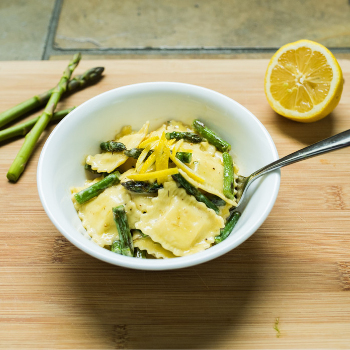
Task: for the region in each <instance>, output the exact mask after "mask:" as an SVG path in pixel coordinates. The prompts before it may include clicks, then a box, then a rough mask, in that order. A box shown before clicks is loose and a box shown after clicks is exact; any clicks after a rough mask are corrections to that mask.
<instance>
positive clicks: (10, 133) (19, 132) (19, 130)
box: [0, 107, 75, 142]
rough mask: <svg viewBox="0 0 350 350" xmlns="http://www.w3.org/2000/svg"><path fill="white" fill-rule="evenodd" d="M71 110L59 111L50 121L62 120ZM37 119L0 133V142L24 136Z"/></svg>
mask: <svg viewBox="0 0 350 350" xmlns="http://www.w3.org/2000/svg"><path fill="white" fill-rule="evenodd" d="M74 108H75V107H73V108H69V109H64V110H63V111H59V112H56V113H54V115H53V117H52V119H51V121H52V122H54V121H58V120H61V119H63V118H64V117H65V116H66V115H67V114H68V113H70V112H71V111H72V110H73V109H74ZM38 119H39V117H36V118H34V119H31V120H28V121H27V122H24V123H21V124H18V125H15V126H12V127H11V128H7V129H4V130H1V131H0V142H1V141H5V140H7V139H9V138H12V137H15V136H24V135H26V134H27V133H28V132H29V131H30V129H31V128H32V127H33V126H34V125H35V123H36V122H37V121H38Z"/></svg>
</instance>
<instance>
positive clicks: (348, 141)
mask: <svg viewBox="0 0 350 350" xmlns="http://www.w3.org/2000/svg"><path fill="white" fill-rule="evenodd" d="M348 146H350V129H349V130H347V131H343V132H341V133H340V134H337V135H334V136H331V137H328V138H327V139H324V140H322V141H319V142H316V143H314V144H313V145H311V146H308V147H305V148H303V149H301V150H299V151H296V152H294V153H291V154H289V155H288V156H285V157H283V158H281V159H278V160H276V161H274V162H272V163H270V164H268V165H266V166H264V167H263V168H261V169H259V170H257V171H255V172H254V173H252V174H251V175H249V176H247V177H244V176H239V177H238V179H237V202H238V206H237V207H236V208H235V209H234V210H233V211H234V212H236V211H238V212H240V211H241V207H242V203H243V199H244V196H245V195H246V193H247V190H248V188H249V186H250V185H251V184H252V183H253V182H254V181H255V180H256V179H258V178H259V177H260V176H262V175H265V174H266V173H269V172H270V171H273V170H276V169H279V168H282V167H284V166H286V165H289V164H293V163H296V162H300V161H302V160H304V159H308V158H311V157H315V156H318V155H320V154H323V153H328V152H331V151H335V150H337V149H340V148H344V147H348ZM349 160H350V158H349Z"/></svg>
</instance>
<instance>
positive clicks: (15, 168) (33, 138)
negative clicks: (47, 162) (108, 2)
mask: <svg viewBox="0 0 350 350" xmlns="http://www.w3.org/2000/svg"><path fill="white" fill-rule="evenodd" d="M80 59H81V54H80V53H78V54H76V55H74V57H73V59H72V61H70V62H69V64H68V66H67V67H66V69H65V71H64V72H63V75H62V77H61V79H60V81H59V83H58V85H57V87H56V88H55V90H54V91H53V92H52V94H51V97H50V99H49V101H48V103H47V105H46V107H45V110H44V112H43V113H42V114H41V115H40V117H39V119H38V121H37V122H36V123H35V125H34V127H33V129H32V130H31V131H30V133H29V134H27V135H26V137H25V139H24V143H23V145H22V147H21V149H20V150H19V152H18V154H17V156H16V158H15V160H14V161H13V163H12V165H11V167H10V169H9V171H8V173H7V178H8V179H9V180H10V181H12V182H17V180H18V178H19V177H20V175H21V174H22V173H23V171H24V168H25V166H26V164H27V161H28V159H29V157H30V155H31V154H32V152H33V150H34V147H35V144H36V142H37V141H38V139H39V137H40V135H41V133H42V132H43V131H44V130H45V128H46V126H47V124H48V123H49V121H50V120H51V118H52V116H53V113H54V111H55V108H56V106H57V103H58V101H59V100H60V98H61V96H62V94H63V92H65V91H66V90H67V84H68V81H69V79H70V77H71V75H72V73H73V71H74V69H75V68H76V66H77V65H78V63H79V61H80Z"/></svg>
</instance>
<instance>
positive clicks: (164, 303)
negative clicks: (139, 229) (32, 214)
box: [65, 237, 264, 349]
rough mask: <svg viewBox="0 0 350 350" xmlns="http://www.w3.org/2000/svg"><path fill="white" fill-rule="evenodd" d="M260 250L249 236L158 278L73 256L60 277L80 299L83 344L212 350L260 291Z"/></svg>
mask: <svg viewBox="0 0 350 350" xmlns="http://www.w3.org/2000/svg"><path fill="white" fill-rule="evenodd" d="M67 243H68V242H67ZM68 244H69V243H68ZM259 246H260V241H259V240H257V239H254V237H251V238H250V239H249V240H248V241H247V242H245V243H243V244H242V245H241V246H239V247H238V248H236V249H235V250H233V251H231V252H230V253H228V254H226V255H224V256H223V257H221V258H218V259H216V260H213V261H211V262H208V263H206V264H202V265H199V266H195V267H191V268H187V269H182V270H175V271H160V272H148V271H135V270H129V269H124V268H120V267H117V266H112V265H109V264H106V263H103V262H101V261H99V260H96V259H94V258H92V257H90V256H88V255H86V254H84V255H83V256H81V255H80V254H81V252H79V251H77V255H79V258H78V259H79V260H80V261H79V265H75V268H74V269H67V270H66V271H65V273H67V274H68V275H67V276H66V277H67V281H69V284H70V289H72V290H74V295H75V297H78V299H79V300H80V302H79V303H78V304H77V303H73V305H72V309H73V310H72V312H73V313H74V314H79V315H85V316H84V318H88V319H89V324H90V325H93V326H90V327H89V341H88V340H87V339H86V340H84V339H82V341H81V342H80V344H81V345H82V346H85V345H89V346H90V347H93V348H95V347H96V346H97V347H98V346H99V347H100V348H112V349H125V348H126V349H128V348H132V349H151V348H152V349H161V348H164V349H168V348H172V349H173V348H192V349H193V348H211V347H217V346H218V344H220V343H221V342H222V341H223V340H224V339H225V338H226V339H227V337H228V336H230V337H233V336H234V334H235V331H236V330H237V329H238V328H240V326H241V324H242V321H243V320H244V317H245V313H246V312H247V309H248V308H249V307H250V303H251V301H252V300H254V294H255V293H259V286H257V285H256V284H257V283H258V282H257V281H258V280H259V279H261V271H262V269H263V268H264V266H263V263H261V262H259V263H257V261H256V259H255V257H256V256H257V254H258V251H259ZM74 251H75V249H74ZM71 253H73V252H72V251H71ZM81 258H83V259H81ZM73 259H74V258H73ZM82 260H83V261H82ZM77 267H80V269H79V271H77V269H76V268H77ZM259 276H260V278H259ZM101 339H103V341H102V342H101ZM84 341H86V342H87V344H84Z"/></svg>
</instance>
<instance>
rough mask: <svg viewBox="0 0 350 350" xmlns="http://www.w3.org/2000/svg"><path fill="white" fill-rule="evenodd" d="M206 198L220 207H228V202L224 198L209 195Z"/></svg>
mask: <svg viewBox="0 0 350 350" xmlns="http://www.w3.org/2000/svg"><path fill="white" fill-rule="evenodd" d="M206 196H207V197H208V199H209V200H210V201H211V202H213V203H214V204H215V205H217V206H218V207H223V206H224V205H226V202H225V201H224V200H223V199H222V198H220V197H218V196H215V194H211V193H207V194H206Z"/></svg>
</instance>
